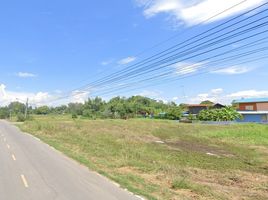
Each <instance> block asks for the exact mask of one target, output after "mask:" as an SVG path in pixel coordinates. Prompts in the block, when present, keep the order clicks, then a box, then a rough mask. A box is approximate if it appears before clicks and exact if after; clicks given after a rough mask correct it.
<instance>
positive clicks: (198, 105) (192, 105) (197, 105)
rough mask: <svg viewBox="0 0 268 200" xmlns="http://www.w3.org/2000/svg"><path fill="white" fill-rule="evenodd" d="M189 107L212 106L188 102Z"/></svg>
mask: <svg viewBox="0 0 268 200" xmlns="http://www.w3.org/2000/svg"><path fill="white" fill-rule="evenodd" d="M187 107H210V105H207V104H188V105H187Z"/></svg>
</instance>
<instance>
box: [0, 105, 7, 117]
mask: <svg viewBox="0 0 268 200" xmlns="http://www.w3.org/2000/svg"><path fill="white" fill-rule="evenodd" d="M8 117H9V109H8V107H2V108H0V119H7V118H8Z"/></svg>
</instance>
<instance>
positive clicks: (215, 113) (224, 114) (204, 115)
mask: <svg viewBox="0 0 268 200" xmlns="http://www.w3.org/2000/svg"><path fill="white" fill-rule="evenodd" d="M241 117H242V116H241V115H240V114H239V113H238V112H237V111H236V110H235V109H234V108H232V107H226V108H222V109H211V110H202V111H201V112H200V113H199V114H198V119H199V120H201V121H234V120H236V119H239V118H241Z"/></svg>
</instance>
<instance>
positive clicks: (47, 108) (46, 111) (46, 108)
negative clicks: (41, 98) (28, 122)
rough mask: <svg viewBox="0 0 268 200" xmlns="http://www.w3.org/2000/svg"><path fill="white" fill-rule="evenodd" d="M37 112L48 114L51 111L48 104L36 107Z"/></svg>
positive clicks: (38, 113)
mask: <svg viewBox="0 0 268 200" xmlns="http://www.w3.org/2000/svg"><path fill="white" fill-rule="evenodd" d="M35 113H36V114H37V115H47V114H49V113H50V109H49V107H48V106H41V107H38V108H36V109H35Z"/></svg>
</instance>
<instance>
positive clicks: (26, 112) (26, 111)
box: [24, 98, 29, 119]
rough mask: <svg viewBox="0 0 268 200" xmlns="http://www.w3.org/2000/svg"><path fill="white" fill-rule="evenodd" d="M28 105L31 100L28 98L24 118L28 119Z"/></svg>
mask: <svg viewBox="0 0 268 200" xmlns="http://www.w3.org/2000/svg"><path fill="white" fill-rule="evenodd" d="M28 103H29V99H28V98H27V101H26V104H25V113H24V118H25V119H26V118H27V114H28Z"/></svg>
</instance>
